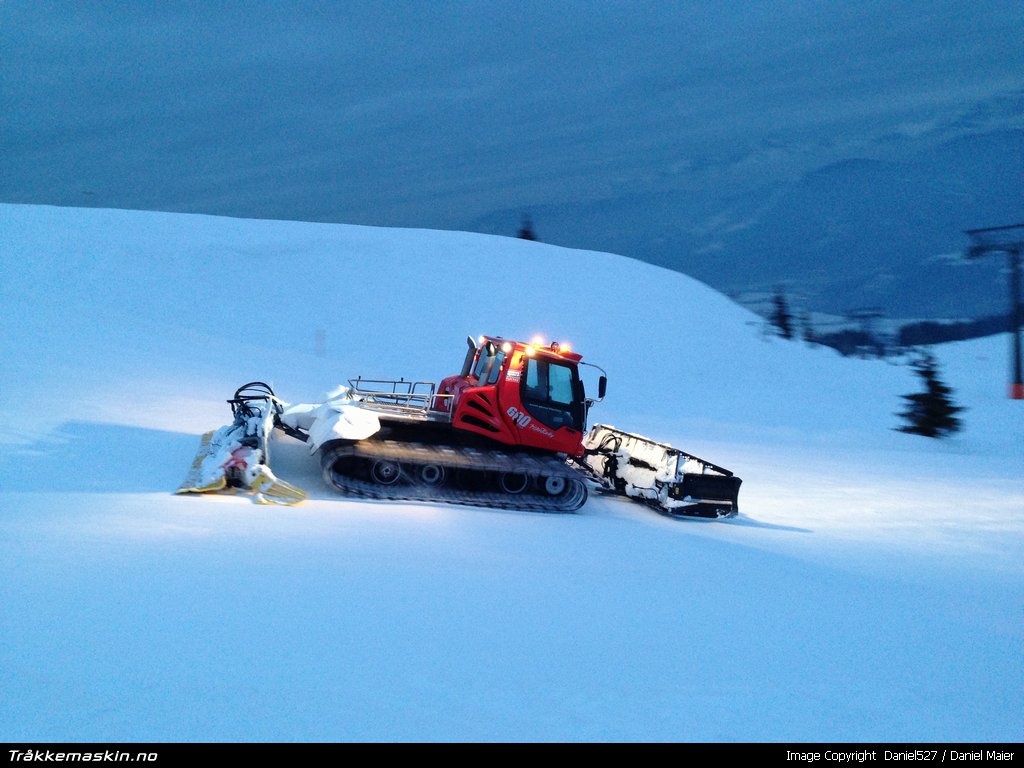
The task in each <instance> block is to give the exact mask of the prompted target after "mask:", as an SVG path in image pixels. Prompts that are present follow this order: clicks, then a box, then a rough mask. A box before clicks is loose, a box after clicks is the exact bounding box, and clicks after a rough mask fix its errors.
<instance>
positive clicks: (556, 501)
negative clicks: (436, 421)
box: [321, 439, 587, 512]
mask: <svg viewBox="0 0 1024 768" xmlns="http://www.w3.org/2000/svg"><path fill="white" fill-rule="evenodd" d="M345 456H351V457H353V458H357V459H367V460H373V459H390V460H392V461H397V462H399V463H400V464H401V465H402V470H403V474H402V478H401V479H400V480H399V482H397V483H395V484H394V485H380V484H378V483H374V482H372V481H370V480H364V479H362V478H358V477H352V476H350V475H341V474H339V473H337V472H335V471H334V470H333V466H334V463H335V462H336V461H337V460H338V459H339V458H343V457H345ZM426 464H437V465H440V466H442V467H444V468H445V472H446V473H447V474H448V475H449V478H448V479H449V481H450V480H451V477H450V476H451V474H452V473H453V472H455V471H458V470H468V471H472V472H513V473H523V474H526V475H527V476H528V477H530V479H531V485H534V484H536V482H537V480H538V478H545V477H551V476H556V477H564V478H565V479H566V481H567V482H568V483H569V485H568V488H567V489H566V491H565V492H564V493H562V494H560V495H558V496H549V495H546V494H544V492H543V491H541V492H539V493H538V492H532V493H531V492H523V493H521V494H508V493H505V492H503V491H500V490H495V491H476V490H471V489H464V488H456V487H453V486H451V485H448V484H444V485H441V486H426V485H422V484H420V483H418V482H415V479H414V478H413V477H411V476H410V474H409V469H410V468H415V467H417V466H423V465H426ZM321 465H322V467H323V475H324V481H325V482H326V483H327V484H328V485H329V486H331V487H332V488H335V489H336V490H338V491H340V492H342V493H345V494H350V495H354V496H360V497H363V498H368V499H379V500H385V501H427V502H441V503H445V504H464V505H469V506H475V507H490V508H496V509H518V510H526V511H531V512H574V511H576V510H577V509H579V508H580V507H582V506H583V504H584V503H585V502H586V500H587V486H586V483H585V482H584V476H583V475H582V474H581V473H580V472H578V471H576V470H574V469H573V468H572V467H570V466H569V465H568V464H567V463H566V462H565V461H562V460H559V459H557V458H555V457H553V456H552V457H548V456H537V455H533V454H528V453H512V452H508V451H488V450H479V449H476V448H469V447H455V446H447V445H429V444H426V443H406V442H399V441H393V440H373V439H371V440H362V441H360V442H357V443H340V444H339V443H335V444H329V445H326V446H324V448H323V449H322V450H321Z"/></svg>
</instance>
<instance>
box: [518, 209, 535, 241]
mask: <svg viewBox="0 0 1024 768" xmlns="http://www.w3.org/2000/svg"><path fill="white" fill-rule="evenodd" d="M516 237H518V238H519V239H521V240H536V239H537V233H536V232H534V230H533V222H532V221H531V220H530V217H529V216H526V215H523V220H522V223H521V224H520V225H519V233H518V234H517V235H516Z"/></svg>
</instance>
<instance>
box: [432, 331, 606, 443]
mask: <svg viewBox="0 0 1024 768" xmlns="http://www.w3.org/2000/svg"><path fill="white" fill-rule="evenodd" d="M581 360H582V355H578V354H576V353H574V352H572V351H570V350H569V348H568V347H567V346H565V345H560V344H558V343H557V342H555V343H552V344H550V345H546V346H542V345H540V344H538V343H532V344H528V343H525V342H522V341H510V340H507V339H502V338H500V337H492V336H483V337H481V338H480V339H479V343H476V344H471V345H470V349H469V352H468V354H467V356H466V362H465V364H464V366H463V371H462V373H460V374H459V375H457V376H449V377H448V378H446V379H444V380H443V381H441V383H440V385H439V387H438V393H437V394H438V397H437V398H435V403H434V404H435V408H436V409H437V410H443V411H447V412H449V413H450V414H451V424H452V426H453V427H454V428H455V429H460V430H464V431H466V432H473V433H475V434H478V435H482V436H484V437H488V438H490V439H492V440H495V441H497V442H499V443H503V444H505V445H513V446H522V447H525V448H536V449H540V450H544V451H549V452H552V453H565V454H567V455H569V456H575V457H579V456H582V455H583V436H584V434H585V431H586V419H587V411H588V409H589V402H590V401H588V400H587V397H586V393H585V391H584V386H583V381H582V379H581V377H580V373H579V365H580V361H581Z"/></svg>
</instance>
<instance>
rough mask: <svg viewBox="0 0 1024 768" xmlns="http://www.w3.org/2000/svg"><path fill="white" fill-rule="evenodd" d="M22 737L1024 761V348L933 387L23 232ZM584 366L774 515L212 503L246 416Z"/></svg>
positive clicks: (209, 235) (476, 303)
mask: <svg viewBox="0 0 1024 768" xmlns="http://www.w3.org/2000/svg"><path fill="white" fill-rule="evenodd" d="M0 246H2V247H0V270H2V274H3V280H2V282H0V299H2V301H3V306H4V312H3V315H2V319H0V354H2V356H3V357H2V359H3V374H4V375H3V386H2V389H0V418H2V419H3V422H4V424H5V425H6V429H5V430H4V433H3V434H2V435H0V509H2V510H3V514H2V515H0V543H2V545H3V550H4V552H5V557H4V558H3V559H2V560H0V563H2V565H0V584H2V586H0V604H2V606H3V610H2V612H0V637H2V640H0V678H2V679H3V681H4V684H3V688H4V690H5V699H6V703H5V706H4V707H3V708H2V709H0V738H3V739H4V740H8V741H19V740H28V741H36V740H106V739H111V740H156V741H187V740H243V741H257V740H330V741H346V740H548V739H553V740H645V741H647V740H676V741H694V740H712V741H725V740H742V741H751V740H753V741H775V740H816V741H819V740H829V739H835V740H848V741H856V740H918V739H920V740H963V741H975V740H983V741H997V740H1015V739H1016V738H1017V737H1018V736H1019V724H1020V722H1021V719H1022V716H1024V693H1022V691H1024V665H1022V658H1024V655H1022V654H1021V650H1022V648H1021V642H1022V629H1024V627H1022V623H1021V613H1020V606H1021V600H1022V598H1024V579H1022V576H1024V567H1022V565H1021V559H1020V552H1021V545H1022V543H1024V491H1022V487H1024V486H1022V484H1021V480H1022V476H1024V471H1022V469H1021V467H1022V466H1024V462H1022V459H1024V437H1022V435H1024V432H1022V428H1024V408H1022V407H1021V403H1019V402H1011V401H1008V400H1006V399H1005V389H1006V386H1005V381H1006V367H1007V366H1006V355H1007V350H1008V341H1007V339H1006V337H993V338H989V339H982V340H978V341H974V342H969V343H963V344H957V345H949V346H944V347H941V348H940V349H938V350H937V353H938V358H939V362H940V365H941V366H942V373H943V375H944V378H945V380H946V381H947V383H949V384H950V385H951V386H952V387H953V389H954V393H955V396H956V397H957V399H958V402H960V404H962V405H964V406H966V407H967V408H968V409H969V410H968V411H967V412H966V414H965V421H966V430H965V431H964V432H963V433H962V434H961V435H958V436H957V437H955V438H953V439H951V440H949V441H945V442H935V441H929V440H926V439H924V438H918V437H914V436H909V435H905V434H901V433H897V432H895V431H893V429H892V428H893V427H894V426H897V424H898V419H897V418H896V417H895V416H894V415H893V414H894V413H895V411H897V410H899V409H900V408H901V401H900V398H899V395H900V394H903V393H906V392H910V391H914V390H915V389H916V388H917V386H918V384H917V381H916V379H915V378H914V377H913V375H912V374H911V373H910V372H909V369H907V368H906V367H902V366H897V365H894V364H890V363H885V362H878V361H862V360H851V359H845V358H842V357H839V356H838V355H837V354H836V353H834V352H833V351H831V350H827V349H823V348H806V347H804V346H802V345H800V344H796V343H787V342H783V341H781V340H779V339H774V338H767V337H765V336H764V334H763V332H762V330H761V326H760V323H759V321H758V319H757V318H755V316H754V315H752V314H751V313H749V312H747V311H746V310H744V309H741V308H739V307H738V306H736V305H735V304H733V303H732V302H730V301H729V300H728V299H726V298H725V297H723V296H721V295H720V294H718V293H716V292H714V291H712V290H711V289H709V288H708V287H706V286H704V285H702V284H700V283H698V282H696V281H694V280H691V279H689V278H687V277H685V276H682V275H679V274H677V273H673V272H670V271H667V270H663V269H660V268H657V267H653V266H650V265H646V264H642V263H639V262H636V261H632V260H629V259H625V258H622V257H619V256H615V255H610V254H604V253H593V252H582V251H573V250H567V249H561V248H557V247H553V246H548V245H543V244H538V243H532V242H526V241H520V240H513V239H505V238H497V237H490V236H484V235H473V234H459V233H448V232H444V233H443V232H436V231H426V230H385V229H374V228H365V227H355V226H342V225H323V224H304V223H295V222H281V221H253V220H238V219H224V218H214V217H203V216H190V215H177V214H158V213H146V212H126V211H114V210H96V209H90V210H80V209H64V208H47V207H32V206H12V205H2V206H0ZM478 333H490V334H500V335H505V336H508V337H525V338H530V337H532V336H533V335H534V334H537V333H541V334H544V335H546V336H547V337H549V338H554V339H560V340H566V341H569V342H571V343H572V344H573V346H574V348H575V349H576V350H578V351H580V352H582V353H583V355H584V358H585V359H587V360H591V361H592V362H595V363H598V364H600V365H602V366H603V367H604V368H605V369H606V370H607V371H608V374H609V378H610V386H609V394H608V398H607V399H606V401H605V402H604V403H602V404H601V405H600V406H598V407H597V409H595V411H594V413H593V414H592V418H594V419H596V420H599V421H603V422H606V423H611V424H615V425H616V426H620V427H623V428H626V429H630V430H632V431H639V432H644V433H646V434H649V435H650V436H652V437H656V438H659V439H662V440H665V441H668V442H672V443H674V444H676V445H678V446H680V447H682V448H685V449H687V450H690V451H692V452H695V453H698V454H700V455H704V456H706V457H707V458H708V459H711V460H712V461H715V462H717V463H719V464H722V465H724V466H726V467H729V468H731V469H733V470H734V471H736V473H737V474H738V475H739V476H741V477H742V478H743V479H744V485H743V488H742V489H741V492H740V504H741V510H742V511H741V514H740V516H739V517H738V518H736V519H735V520H733V521H729V522H711V523H702V522H696V521H675V520H669V519H666V518H662V517H659V516H658V515H656V514H655V513H653V512H652V511H651V510H649V509H646V508H644V507H641V506H638V505H635V504H632V503H629V502H626V501H623V500H620V499H606V498H599V497H596V496H595V497H593V498H592V499H591V500H590V501H588V503H587V504H586V506H585V507H584V508H583V509H582V510H581V511H580V513H578V514H576V515H562V516H554V515H547V516H546V515H538V514H530V513H511V512H495V511H486V510H477V509H468V508H461V509H460V508H449V507H444V506H435V505H407V504H393V505H385V504H373V503H363V502H356V501H350V500H345V499H338V498H335V497H333V496H332V495H331V494H330V493H329V492H328V491H327V490H326V489H324V488H323V486H322V484H321V483H320V481H319V479H318V477H317V474H318V473H317V469H316V467H315V462H313V461H312V460H311V459H309V458H308V457H307V456H306V455H305V451H304V449H303V447H302V446H300V445H298V444H297V443H293V442H291V441H289V440H287V439H285V440H282V441H281V443H280V444H279V445H277V446H276V448H275V451H276V455H275V470H276V471H277V473H278V474H279V475H281V476H282V477H284V478H285V479H288V480H291V481H293V482H296V483H298V484H299V485H302V486H304V487H305V488H306V489H307V490H309V491H311V496H312V498H311V500H310V501H308V502H306V503H304V504H303V505H301V506H299V507H295V508H277V507H269V508H268V507H260V506H256V505H253V504H251V503H250V502H249V500H248V499H246V498H244V497H216V498H182V497H177V496H173V495H172V494H171V491H172V490H173V489H174V488H175V487H176V486H177V484H178V482H179V481H180V480H181V479H182V477H183V475H184V472H185V470H186V468H187V466H188V464H189V462H190V460H191V458H192V455H193V453H194V450H195V448H196V445H197V439H198V435H199V433H201V432H202V431H204V430H206V429H209V428H212V427H215V426H219V425H220V424H221V423H224V422H225V421H226V420H227V417H228V409H227V406H226V404H225V403H224V399H225V398H227V397H228V396H230V394H231V392H232V391H233V390H234V388H235V387H236V386H238V385H239V384H241V383H243V382H245V381H250V380H252V379H263V380H266V381H270V382H271V383H272V384H273V385H274V387H275V389H276V390H277V391H278V393H279V394H280V395H281V396H282V397H284V398H285V399H287V400H291V401H293V402H298V401H314V400H316V399H318V398H320V397H322V395H323V394H324V393H325V392H327V391H328V390H330V389H332V388H334V387H335V386H336V385H337V384H339V383H343V382H344V381H345V379H347V378H349V377H353V376H356V375H364V376H388V377H390V376H407V377H414V378H418V379H419V378H423V379H436V378H440V377H441V376H444V375H446V374H448V373H451V372H453V371H455V370H457V368H458V366H459V364H460V363H461V357H462V353H463V348H464V343H463V339H464V337H465V335H466V334H474V335H475V334H478Z"/></svg>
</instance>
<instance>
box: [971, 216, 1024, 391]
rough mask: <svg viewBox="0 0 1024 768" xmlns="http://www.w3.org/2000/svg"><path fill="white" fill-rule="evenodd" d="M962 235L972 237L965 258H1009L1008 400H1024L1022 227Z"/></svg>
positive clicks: (1014, 226) (1012, 226)
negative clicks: (1023, 373)
mask: <svg viewBox="0 0 1024 768" xmlns="http://www.w3.org/2000/svg"><path fill="white" fill-rule="evenodd" d="M965 234H966V235H967V236H968V237H969V238H971V245H970V247H969V248H968V249H967V252H966V254H965V255H966V257H967V258H968V259H978V258H981V257H982V256H987V255H988V254H990V253H1005V254H1006V255H1007V256H1008V257H1009V259H1010V334H1011V336H1012V338H1013V351H1012V353H1011V366H1012V368H1013V381H1012V382H1010V397H1011V398H1012V399H1014V400H1024V381H1022V380H1021V349H1020V347H1021V344H1020V333H1021V330H1020V327H1021V320H1022V317H1021V306H1020V254H1021V251H1022V250H1024V224H1012V225H1010V226H1007V227H986V228H984V229H968V230H966V232H965Z"/></svg>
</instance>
